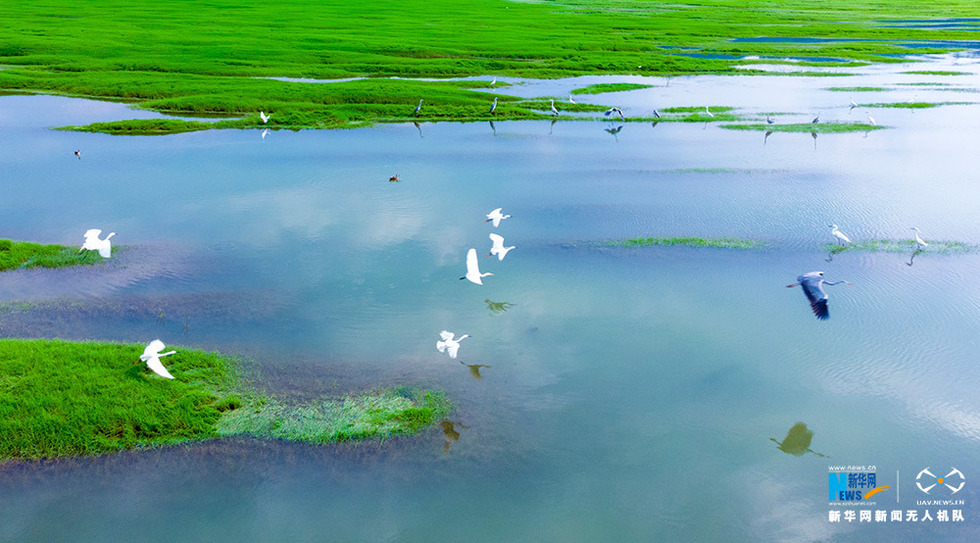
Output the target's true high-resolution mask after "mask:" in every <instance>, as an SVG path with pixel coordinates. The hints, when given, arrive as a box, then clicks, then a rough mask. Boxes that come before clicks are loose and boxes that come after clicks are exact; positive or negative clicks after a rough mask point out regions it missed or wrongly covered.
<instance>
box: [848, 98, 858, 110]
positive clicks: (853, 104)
mask: <svg viewBox="0 0 980 543" xmlns="http://www.w3.org/2000/svg"><path fill="white" fill-rule="evenodd" d="M856 107H858V105H857V104H856V103H855V102H854V100H851V109H849V110H847V112H848V113H850V112H851V110H853V109H854V108H856Z"/></svg>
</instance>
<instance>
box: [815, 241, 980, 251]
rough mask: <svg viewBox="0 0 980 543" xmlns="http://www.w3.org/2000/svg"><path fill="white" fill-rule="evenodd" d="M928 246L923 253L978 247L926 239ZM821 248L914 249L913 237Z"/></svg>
mask: <svg viewBox="0 0 980 543" xmlns="http://www.w3.org/2000/svg"><path fill="white" fill-rule="evenodd" d="M926 241H927V242H928V243H929V246H928V247H926V248H925V249H923V250H922V252H924V253H942V254H950V253H971V252H975V251H977V250H978V249H980V247H977V246H976V245H970V244H968V243H963V242H962V241H937V240H926ZM823 250H824V251H827V252H830V253H834V254H837V253H843V252H844V251H864V252H869V253H907V252H909V251H915V250H916V245H915V240H914V239H869V240H863V241H858V242H854V243H849V244H848V245H846V246H841V245H837V244H834V243H828V244H826V245H824V246H823Z"/></svg>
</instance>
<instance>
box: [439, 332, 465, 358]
mask: <svg viewBox="0 0 980 543" xmlns="http://www.w3.org/2000/svg"><path fill="white" fill-rule="evenodd" d="M455 336H456V334H454V333H452V332H450V331H448V330H443V331H442V332H439V337H441V338H442V340H441V341H437V342H436V349H439V352H440V353H448V354H449V358H456V353H458V352H459V342H460V341H463V340H464V339H466V338H468V337H470V335H469V334H463V335H461V336H459V337H458V338H457V337H455ZM454 338H455V339H454Z"/></svg>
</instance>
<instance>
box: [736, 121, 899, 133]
mask: <svg viewBox="0 0 980 543" xmlns="http://www.w3.org/2000/svg"><path fill="white" fill-rule="evenodd" d="M721 127H722V128H727V129H729V130H756V131H759V132H767V131H772V132H816V133H818V134H840V133H845V132H868V131H871V130H881V129H884V128H885V127H884V126H878V125H872V124H868V123H817V124H810V123H793V124H779V123H776V124H767V123H750V124H723V125H721Z"/></svg>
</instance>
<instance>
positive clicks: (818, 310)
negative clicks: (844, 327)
mask: <svg viewBox="0 0 980 543" xmlns="http://www.w3.org/2000/svg"><path fill="white" fill-rule="evenodd" d="M841 283H844V284H846V285H853V284H854V283H849V282H847V281H837V282H834V283H828V282H826V281H824V278H823V272H822V271H812V272H807V273H804V274H803V275H801V276H799V277H797V278H796V282H795V283H793V284H792V285H786V288H793V287H795V286H802V287H803V294H806V299H807V300H810V309H812V310H813V314H814V315H816V316H817V318H818V319H820V320H827V319H829V318H830V313H829V312H828V311H827V294H826V293H825V292H824V291H823V285H828V286H832V285H839V284H841Z"/></svg>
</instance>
